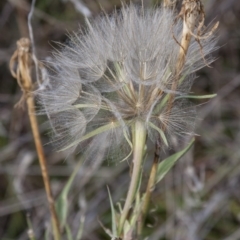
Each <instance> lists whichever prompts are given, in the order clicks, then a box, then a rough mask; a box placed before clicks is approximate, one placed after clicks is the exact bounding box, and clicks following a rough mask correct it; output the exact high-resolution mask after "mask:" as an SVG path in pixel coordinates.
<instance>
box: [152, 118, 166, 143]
mask: <svg viewBox="0 0 240 240" xmlns="http://www.w3.org/2000/svg"><path fill="white" fill-rule="evenodd" d="M148 124H149V126H150V127H151V128H153V129H155V130H157V131H158V132H159V134H160V136H161V138H162V140H163V142H164V143H165V144H166V146H168V141H167V138H166V136H165V134H164V132H163V130H162V129H160V128H158V127H157V126H156V125H154V124H153V123H151V122H148Z"/></svg>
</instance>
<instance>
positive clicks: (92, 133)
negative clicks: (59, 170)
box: [59, 122, 120, 152]
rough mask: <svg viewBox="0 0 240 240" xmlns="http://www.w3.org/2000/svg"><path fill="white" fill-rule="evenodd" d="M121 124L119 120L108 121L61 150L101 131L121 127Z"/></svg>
mask: <svg viewBox="0 0 240 240" xmlns="http://www.w3.org/2000/svg"><path fill="white" fill-rule="evenodd" d="M119 126H120V123H119V122H114V123H108V124H106V125H104V126H102V127H99V128H97V129H95V130H93V131H91V132H90V133H88V134H86V135H85V136H83V137H82V138H81V139H79V140H77V141H74V142H73V143H71V144H69V145H68V146H67V147H65V148H63V149H61V150H60V151H59V152H62V151H64V150H67V149H69V148H71V147H73V146H74V145H76V144H79V143H81V142H83V141H84V140H87V139H89V138H91V137H94V136H96V135H98V134H100V133H103V132H105V131H108V130H109V129H114V128H116V127H119Z"/></svg>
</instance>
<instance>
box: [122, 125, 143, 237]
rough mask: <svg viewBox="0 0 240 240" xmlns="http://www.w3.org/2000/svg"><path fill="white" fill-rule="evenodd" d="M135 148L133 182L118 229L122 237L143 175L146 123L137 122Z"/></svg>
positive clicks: (134, 134)
mask: <svg viewBox="0 0 240 240" xmlns="http://www.w3.org/2000/svg"><path fill="white" fill-rule="evenodd" d="M134 128H135V129H134V133H133V136H134V139H133V140H134V141H133V143H134V146H133V148H134V149H133V172H132V177H131V182H130V185H129V189H128V193H127V198H126V201H125V205H124V208H123V211H122V214H121V217H120V222H119V227H118V235H119V236H120V235H121V233H122V230H123V227H124V223H125V221H126V218H127V215H128V212H129V210H130V208H131V205H132V203H133V201H134V198H135V195H136V191H137V188H138V183H139V176H140V174H141V169H142V162H143V150H144V146H145V143H146V128H145V126H144V123H143V122H141V121H137V122H136V123H135V126H134Z"/></svg>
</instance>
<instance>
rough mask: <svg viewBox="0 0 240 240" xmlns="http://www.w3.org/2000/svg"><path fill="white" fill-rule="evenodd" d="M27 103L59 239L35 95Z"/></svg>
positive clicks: (54, 226)
mask: <svg viewBox="0 0 240 240" xmlns="http://www.w3.org/2000/svg"><path fill="white" fill-rule="evenodd" d="M27 105H28V115H29V119H30V122H31V128H32V132H33V137H34V142H35V145H36V149H37V154H38V158H39V163H40V167H41V172H42V177H43V182H44V186H45V190H46V194H47V199H48V204H49V208H50V213H51V218H52V224H53V233H54V239H55V240H59V239H60V225H59V221H58V218H57V213H56V209H55V205H54V199H53V195H52V190H51V186H50V181H49V176H48V172H47V164H46V159H45V156H44V152H43V147H42V143H41V139H40V135H39V130H38V124H37V119H36V115H35V111H34V106H35V105H34V100H33V97H32V96H30V95H29V96H28V98H27Z"/></svg>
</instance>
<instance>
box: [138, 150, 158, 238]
mask: <svg viewBox="0 0 240 240" xmlns="http://www.w3.org/2000/svg"><path fill="white" fill-rule="evenodd" d="M158 162H159V147H158V146H156V151H155V155H154V159H153V164H152V168H151V172H150V175H149V179H148V185H147V189H146V192H145V195H144V197H143V204H142V213H141V215H140V220H139V225H138V236H139V237H140V236H141V233H142V229H143V224H144V222H145V218H146V215H147V211H148V207H149V202H150V198H151V193H152V191H153V189H154V187H155V181H156V175H157V169H158Z"/></svg>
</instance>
